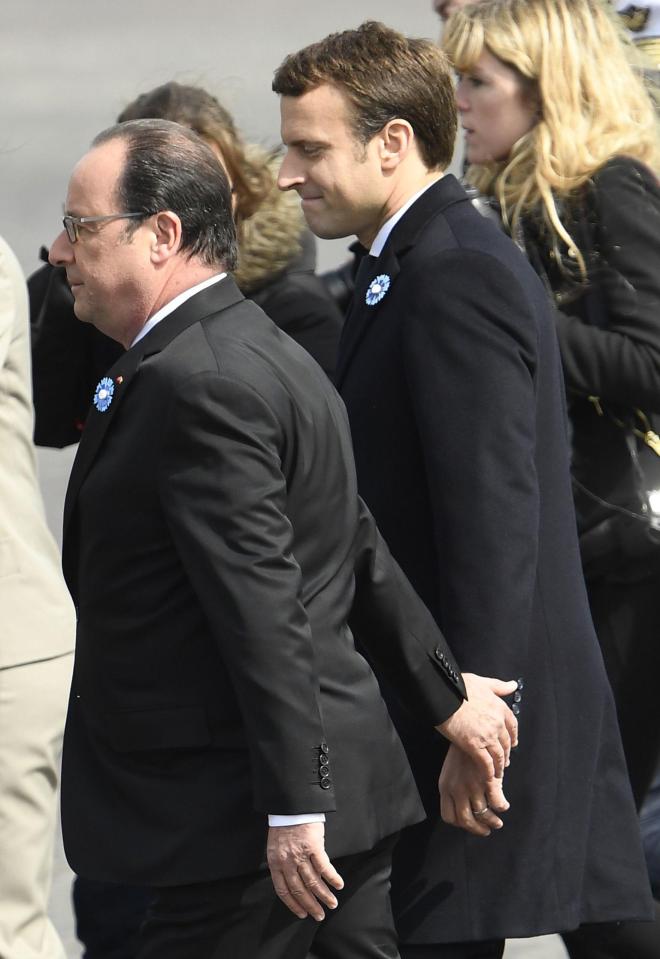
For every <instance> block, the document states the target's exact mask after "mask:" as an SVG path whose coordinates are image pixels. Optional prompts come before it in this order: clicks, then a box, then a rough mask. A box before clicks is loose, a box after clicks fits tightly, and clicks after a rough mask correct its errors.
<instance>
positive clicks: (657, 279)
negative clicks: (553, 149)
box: [557, 158, 660, 412]
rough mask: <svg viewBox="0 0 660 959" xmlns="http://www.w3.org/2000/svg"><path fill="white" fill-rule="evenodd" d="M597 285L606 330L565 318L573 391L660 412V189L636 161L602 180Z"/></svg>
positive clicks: (611, 168)
mask: <svg viewBox="0 0 660 959" xmlns="http://www.w3.org/2000/svg"><path fill="white" fill-rule="evenodd" d="M594 199H595V206H594V213H593V215H594V219H595V226H594V229H595V236H594V240H595V242H594V248H595V252H596V254H597V257H598V261H597V264H596V272H595V275H594V281H595V282H596V283H597V284H598V285H599V287H600V294H601V295H600V302H601V303H602V305H603V307H604V309H605V311H606V317H605V319H606V323H605V325H604V326H603V327H600V328H599V327H596V326H592V325H589V324H588V323H586V322H583V321H582V320H580V319H579V318H578V317H576V316H571V315H570V307H567V308H566V310H567V314H568V315H564V314H563V313H558V314H557V331H558V335H559V344H560V348H561V354H562V361H563V366H564V377H565V380H566V386H567V388H568V389H569V390H570V391H572V392H575V393H580V394H582V395H585V394H586V395H590V394H594V395H597V396H600V397H602V398H603V399H605V400H607V401H609V402H611V403H621V404H624V405H627V406H641V407H643V408H644V409H646V410H649V411H656V412H657V411H660V386H659V384H660V187H658V185H657V184H656V183H654V181H653V177H652V174H651V173H650V172H649V171H645V170H644V169H643V168H642V167H640V165H639V164H635V163H633V162H632V161H631V160H628V159H625V158H619V159H616V160H613V161H612V162H611V163H609V164H607V166H605V167H604V168H603V169H602V171H601V172H600V173H599V174H598V175H597V176H596V178H595V185H594Z"/></svg>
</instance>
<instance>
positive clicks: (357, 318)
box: [335, 174, 467, 389]
mask: <svg viewBox="0 0 660 959" xmlns="http://www.w3.org/2000/svg"><path fill="white" fill-rule="evenodd" d="M466 201H467V197H466V194H465V191H464V190H463V188H462V187H461V186H460V184H459V183H458V181H457V180H456V178H455V177H453V176H452V175H451V174H448V175H446V176H444V177H442V178H441V179H440V180H438V181H437V182H436V183H434V184H433V185H432V186H430V187H429V188H428V190H426V191H425V192H424V193H422V195H421V196H420V197H419V198H418V199H417V200H416V201H415V202H414V203H413V205H412V206H411V207H410V209H408V210H406V212H405V214H404V215H403V216H402V217H401V219H400V220H399V222H398V223H397V224H396V225H395V227H394V229H393V230H392V233H391V234H390V236H389V238H388V240H387V242H386V244H385V247H384V249H383V252H382V253H381V255H380V256H379V257H377V258H375V257H371V258H369V259H370V260H371V261H372V263H370V264H369V270H368V272H367V271H366V269H365V270H364V271H362V269H360V270H359V271H358V273H362V276H359V277H358V278H357V279H356V287H355V294H354V296H353V301H352V303H351V307H350V309H349V311H348V315H347V317H346V321H345V323H344V329H343V331H342V336H341V340H340V344H339V357H338V360H337V371H336V374H335V380H336V386H337V389H340V388H341V384H342V382H343V380H344V377H345V375H346V371H347V370H348V367H349V366H350V363H351V360H352V359H353V357H354V355H355V353H356V351H357V349H358V347H359V345H360V342H361V341H362V339H363V338H364V335H365V333H366V331H367V330H368V329H369V327H370V325H371V324H372V323H373V321H374V319H375V318H376V316H377V314H378V313H379V312H380V310H381V309H384V308H386V307H387V304H388V301H389V296H390V295H391V292H392V289H391V287H392V285H393V284H394V282H395V281H396V277H397V276H398V274H399V272H400V270H401V265H400V261H401V259H402V258H403V257H405V254H406V252H407V251H408V250H409V249H410V248H411V247H413V246H414V245H415V243H416V242H417V238H418V236H419V234H420V233H421V232H422V230H423V229H424V228H425V227H426V225H427V223H428V222H429V220H431V219H433V218H434V217H435V216H437V215H438V214H439V213H442V211H443V210H445V209H447V207H448V206H451V205H453V204H454V203H457V202H466ZM365 259H367V258H366V257H365ZM360 267H362V264H361V265H360ZM378 276H386V277H387V278H388V279H389V281H390V287H389V289H388V291H387V292H386V294H385V295H384V296H383V297H382V299H380V300H378V302H375V303H373V304H372V305H370V304H369V303H367V300H366V295H367V291H368V289H369V286H370V284H371V283H372V281H373V280H374V279H375V278H376V277H378ZM358 280H361V281H362V282H361V283H358Z"/></svg>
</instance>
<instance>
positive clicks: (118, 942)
mask: <svg viewBox="0 0 660 959" xmlns="http://www.w3.org/2000/svg"><path fill="white" fill-rule="evenodd" d="M150 902H151V892H150V890H148V889H144V888H142V887H141V886H129V885H126V884H124V883H114V882H99V881H98V880H95V879H83V878H82V877H81V876H76V878H75V879H74V882H73V908H74V911H75V914H76V935H77V936H78V939H79V940H80V942H81V943H82V944H83V946H84V951H83V959H135V956H136V954H137V945H138V934H139V931H140V926H141V925H142V923H143V921H144V917H145V915H146V912H147V907H148V906H149V903H150Z"/></svg>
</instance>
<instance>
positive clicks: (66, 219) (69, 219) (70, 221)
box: [62, 213, 151, 243]
mask: <svg viewBox="0 0 660 959" xmlns="http://www.w3.org/2000/svg"><path fill="white" fill-rule="evenodd" d="M140 216H141V217H143V218H144V219H146V218H147V217H148V216H151V214H150V213H106V214H104V215H102V216H71V215H70V214H68V213H67V214H66V215H65V216H63V217H62V224H63V226H64V230H65V232H66V235H67V237H68V238H69V243H77V242H78V239H79V238H80V233H79V228H80V227H81V226H82V225H84V224H85V223H109V222H110V220H129V219H133V218H135V217H140Z"/></svg>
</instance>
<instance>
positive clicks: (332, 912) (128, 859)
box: [50, 120, 516, 959]
mask: <svg viewBox="0 0 660 959" xmlns="http://www.w3.org/2000/svg"><path fill="white" fill-rule="evenodd" d="M235 258H236V248H235V232H234V225H233V220H232V212H231V198H230V194H229V190H228V187H227V183H226V178H225V175H224V173H223V171H222V169H221V167H220V165H219V164H218V162H217V160H216V158H215V155H214V154H213V153H212V151H211V150H210V149H209V148H208V147H207V146H206V144H205V143H204V142H203V141H202V140H201V139H200V138H199V137H197V136H196V134H194V133H192V132H191V131H190V130H187V129H185V128H183V127H179V126H178V125H176V124H172V123H168V122H166V121H156V120H141V121H131V122H127V123H123V124H120V125H118V126H116V127H113V128H111V129H110V130H108V131H105V132H104V133H102V134H101V135H100V136H99V137H97V139H96V140H95V141H94V144H93V147H92V149H91V150H90V152H89V153H87V154H86V155H85V156H84V157H83V158H82V160H81V161H80V162H79V164H78V165H77V166H76V168H75V170H74V173H73V175H72V177H71V180H70V183H69V189H68V196H67V201H66V213H65V217H64V230H63V231H62V233H61V234H60V235H59V236H58V237H57V239H56V240H55V242H54V244H53V246H52V248H51V253H50V259H51V262H52V263H53V264H54V265H58V266H63V267H64V268H65V269H66V273H67V278H68V281H69V283H70V285H71V289H72V292H73V296H74V298H75V312H76V315H77V316H78V318H79V319H80V320H84V321H87V322H92V323H94V325H95V326H96V327H97V328H99V329H100V330H102V331H103V332H106V333H107V334H109V335H110V336H112V337H113V338H114V339H116V340H118V341H119V342H120V343H122V344H123V346H124V347H125V348H126V353H125V354H124V355H123V356H122V357H120V359H119V360H118V361H117V362H116V363H115V364H114V366H113V367H112V368H111V369H110V370H109V371H108V372H107V374H106V375H105V376H104V377H102V378H101V380H100V381H99V383H98V386H97V388H96V391H95V394H94V403H93V409H92V411H91V413H90V416H89V419H88V421H87V423H86V425H85V429H84V431H83V434H82V440H81V443H80V446H79V449H78V454H77V457H76V461H75V463H74V467H73V471H72V474H71V480H70V483H69V489H68V492H67V499H66V505H65V517H64V526H65V538H64V567H65V573H66V576H67V581H68V583H69V586H70V589H71V591H72V594H73V596H74V600H75V602H76V605H77V609H78V633H77V644H76V662H75V668H74V680H73V686H72V694H71V700H70V708H69V716H68V722H67V732H66V736H65V746H64V760H63V785H62V817H63V832H64V842H65V848H66V852H67V856H68V858H69V861H70V863H71V865H72V866H73V868H74V869H75V870H76V872H77V873H79V874H80V875H83V876H86V877H88V878H91V879H100V880H106V881H117V882H130V883H134V884H136V885H142V886H148V887H154V889H155V896H154V902H153V904H152V906H151V908H150V911H149V914H148V916H147V920H146V923H145V926H144V928H143V935H142V944H141V947H140V950H139V957H140V959H156V957H157V959H175V957H176V959H179V957H181V959H184V957H185V959H207V957H208V959H211V957H212V956H217V957H219V956H227V957H229V956H231V957H232V959H241V957H259V959H280V957H281V959H284V957H286V959H298V957H299V959H304V957H305V956H307V954H308V952H309V950H310V948H311V947H312V944H313V943H314V944H315V947H316V945H319V946H321V945H322V948H323V949H324V953H323V954H324V955H326V956H328V957H336V959H344V957H346V956H350V955H355V954H357V952H358V950H360V951H359V954H360V955H363V956H365V957H373V959H378V957H384V956H385V955H387V956H388V957H392V956H395V955H396V944H395V942H394V931H393V926H392V919H391V913H390V910H389V904H388V897H387V890H388V879H389V865H390V858H391V851H392V846H393V844H394V837H395V835H396V833H397V832H398V831H399V829H401V828H402V827H403V826H404V825H406V824H407V823H411V822H415V821H417V820H418V818H419V817H420V815H421V810H420V805H419V800H418V797H417V794H416V790H415V788H414V785H413V782H412V778H411V774H410V771H409V768H408V765H407V762H406V759H405V755H404V753H403V749H402V746H401V744H400V742H399V741H398V738H397V736H396V734H395V732H394V729H393V727H392V725H391V722H390V719H389V717H388V715H387V711H386V709H385V706H384V704H383V702H382V699H381V697H380V694H379V690H378V685H377V683H376V680H375V677H374V675H373V673H372V672H371V669H370V667H369V666H368V665H367V663H366V661H365V659H364V658H363V657H362V656H360V655H359V654H358V653H357V652H356V649H355V646H354V643H353V638H352V633H351V630H352V629H354V630H355V631H356V633H357V635H358V636H359V638H360V639H361V641H362V643H363V645H364V647H365V648H366V649H367V650H368V651H369V653H370V655H371V656H372V657H373V658H374V660H375V661H378V662H380V663H381V665H382V668H383V670H384V672H385V673H387V674H389V675H390V676H391V678H392V681H393V682H394V683H395V684H396V686H397V688H399V690H400V692H401V695H402V698H403V699H404V700H405V701H406V702H408V704H409V705H410V708H411V709H413V711H414V712H415V713H416V714H417V715H418V716H419V717H420V719H424V720H425V721H427V722H428V724H429V727H432V726H436V728H438V729H439V730H440V731H441V732H442V733H443V734H444V735H446V736H447V737H448V738H450V739H451V740H452V741H454V742H456V743H457V744H458V745H459V746H461V747H462V748H465V749H466V750H467V751H468V752H469V754H470V755H471V756H473V757H474V758H475V760H476V761H477V762H478V763H479V769H480V776H481V778H482V780H483V788H484V789H485V790H486V791H487V793H488V797H489V803H490V805H491V806H492V807H493V808H499V809H502V810H503V809H504V808H506V801H505V800H504V798H503V796H502V792H501V787H500V779H499V778H498V777H501V774H502V771H503V768H504V765H505V763H506V762H507V760H508V755H509V749H510V747H511V744H512V740H513V741H514V742H515V736H516V723H515V719H514V717H513V714H512V713H511V712H510V711H509V710H508V708H507V707H506V706H505V705H504V703H503V702H502V700H501V699H499V697H498V696H497V695H496V693H500V694H506V693H508V692H512V691H513V690H514V689H515V683H499V682H497V681H494V680H484V679H480V678H479V677H470V676H466V677H463V678H462V677H461V676H460V675H459V673H458V668H457V666H456V664H455V663H454V661H453V658H452V656H451V653H450V651H449V650H448V649H447V647H446V644H445V643H444V640H443V638H442V636H441V634H440V633H439V632H438V630H437V628H436V627H435V625H434V623H433V621H432V619H431V617H430V614H429V613H428V611H427V610H426V608H425V607H424V606H423V605H422V604H421V602H420V601H419V600H418V598H417V597H416V596H415V594H414V593H413V592H412V589H411V587H410V586H409V584H408V583H407V581H406V580H405V579H404V577H403V576H402V574H401V573H400V571H399V570H398V567H396V566H395V565H394V563H393V561H392V560H391V558H390V557H389V554H388V552H387V549H386V547H385V546H384V544H383V542H382V540H381V539H380V537H379V535H378V533H377V530H376V529H375V526H374V524H373V521H372V520H371V517H370V515H369V514H368V512H367V511H366V510H365V509H364V507H363V506H362V505H361V504H360V502H359V500H358V497H357V493H356V482H355V474H354V466H353V460H352V453H351V444H350V437H349V433H348V427H347V423H346V415H345V411H344V409H343V406H342V405H341V401H340V400H339V398H338V396H337V394H336V393H335V392H334V390H333V388H332V387H331V385H330V384H329V382H328V380H327V377H325V376H324V374H323V373H322V371H321V369H320V367H318V366H317V365H316V364H315V363H314V361H313V360H312V359H311V358H310V357H309V356H308V354H307V353H306V352H305V351H304V350H303V349H302V348H300V347H299V346H297V345H296V344H295V343H294V342H293V341H292V340H290V339H289V338H288V337H287V336H286V335H285V334H283V333H282V332H281V331H280V330H278V328H277V327H276V326H275V325H274V324H273V323H272V322H271V321H270V320H269V319H268V318H267V317H266V316H265V315H264V314H263V313H262V312H261V311H260V310H259V309H258V308H257V307H256V306H255V305H254V304H252V303H250V302H249V301H246V300H244V298H243V297H242V295H241V294H240V292H239V291H238V289H237V287H236V286H235V284H234V282H233V280H232V279H231V278H230V277H229V276H228V275H227V271H229V270H231V269H232V268H233V267H234V264H235ZM349 618H350V628H349V623H348V620H349ZM463 680H465V684H466V686H467V691H468V692H469V700H470V701H469V702H463V697H464V694H465V686H464V682H463ZM326 818H327V823H326V822H325V820H326ZM326 844H327V850H328V852H327V853H326ZM266 853H267V857H268V863H269V866H270V871H271V874H272V884H271V878H270V876H269V873H268V870H267V868H266V862H265V857H266ZM328 853H329V854H330V855H331V856H332V858H333V860H334V862H335V865H333V864H332V863H331V862H330V859H329V858H328ZM344 882H345V884H346V893H345V895H343V894H342V891H341V890H342V889H343V886H344ZM273 885H274V887H275V891H276V892H277V896H279V897H280V898H279V899H278V898H277V896H276V895H275V893H274V892H273ZM280 900H281V901H280ZM326 910H327V911H326ZM302 919H305V920H306V921H304V922H301V921H299V920H302ZM311 919H314V920H316V922H313V921H311ZM322 920H325V921H323V922H322Z"/></svg>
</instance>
